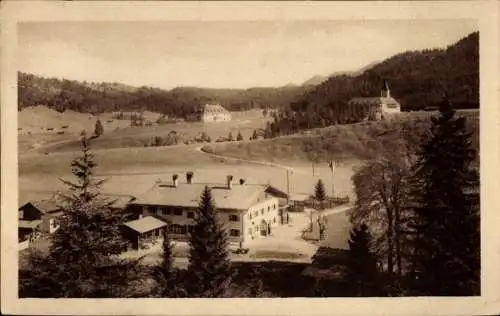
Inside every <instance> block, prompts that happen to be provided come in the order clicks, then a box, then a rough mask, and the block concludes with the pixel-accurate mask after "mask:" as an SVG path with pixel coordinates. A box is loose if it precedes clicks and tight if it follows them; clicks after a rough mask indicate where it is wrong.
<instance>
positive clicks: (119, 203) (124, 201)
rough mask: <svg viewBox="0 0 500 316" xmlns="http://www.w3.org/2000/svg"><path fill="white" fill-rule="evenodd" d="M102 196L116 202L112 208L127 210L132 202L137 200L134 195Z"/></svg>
mask: <svg viewBox="0 0 500 316" xmlns="http://www.w3.org/2000/svg"><path fill="white" fill-rule="evenodd" d="M101 196H102V197H103V198H105V199H107V200H109V201H114V203H113V205H112V206H113V207H116V208H125V207H127V205H129V204H130V202H132V201H134V200H135V197H133V196H132V195H123V194H101Z"/></svg>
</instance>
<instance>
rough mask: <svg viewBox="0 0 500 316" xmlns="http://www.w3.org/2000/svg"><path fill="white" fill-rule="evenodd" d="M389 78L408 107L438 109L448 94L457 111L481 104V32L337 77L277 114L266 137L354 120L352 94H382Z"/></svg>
mask: <svg viewBox="0 0 500 316" xmlns="http://www.w3.org/2000/svg"><path fill="white" fill-rule="evenodd" d="M384 80H388V82H389V84H390V88H391V95H392V96H393V97H394V98H395V99H397V100H398V101H399V102H400V103H401V107H402V110H403V111H412V110H423V109H427V108H436V107H437V106H438V105H439V103H440V102H441V101H442V100H443V97H444V96H446V97H447V98H448V100H449V101H450V102H451V103H452V104H453V106H454V107H455V108H457V109H467V108H478V107H479V33H478V32H475V33H472V34H470V35H468V36H467V37H465V38H464V39H462V40H460V41H458V42H457V43H456V44H454V45H450V46H449V47H448V48H446V49H434V50H425V51H416V52H405V53H402V54H398V55H396V56H393V57H391V58H389V59H387V60H385V61H383V62H381V63H378V64H376V65H374V66H372V67H370V68H368V69H366V70H365V71H364V72H362V73H361V74H359V75H354V76H353V75H340V76H332V77H330V78H329V79H328V80H327V81H325V82H324V83H322V84H320V85H318V86H316V87H315V88H314V89H311V90H310V91H307V92H306V93H304V95H303V96H301V97H300V98H299V99H298V100H297V101H294V102H292V103H291V105H290V107H289V108H287V109H285V110H284V111H282V112H281V113H279V114H278V115H276V116H275V119H274V122H273V123H271V124H270V125H269V126H268V128H267V133H266V135H267V136H268V137H274V136H278V135H285V134H291V133H295V132H297V131H300V130H305V129H309V128H313V127H323V126H328V125H332V124H339V123H340V124H342V123H353V122H356V121H357V120H358V118H359V115H357V116H356V115H355V114H356V113H351V111H350V109H349V108H348V107H347V106H346V105H347V103H348V102H349V100H350V99H351V98H354V97H372V96H380V91H381V88H382V84H383V81H384Z"/></svg>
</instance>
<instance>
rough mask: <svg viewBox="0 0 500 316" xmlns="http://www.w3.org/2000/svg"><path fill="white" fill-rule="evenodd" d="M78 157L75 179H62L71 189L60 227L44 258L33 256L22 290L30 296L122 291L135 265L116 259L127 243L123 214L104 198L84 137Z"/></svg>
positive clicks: (116, 293)
mask: <svg viewBox="0 0 500 316" xmlns="http://www.w3.org/2000/svg"><path fill="white" fill-rule="evenodd" d="M81 148H82V156H80V157H77V158H75V159H74V160H73V162H72V164H71V165H72V168H73V170H72V172H73V174H74V175H75V177H76V178H77V181H76V182H70V181H66V180H63V182H64V183H65V184H66V185H67V186H68V188H69V190H70V192H72V194H69V195H67V196H64V198H65V203H63V205H62V215H61V216H60V217H58V220H59V225H60V227H59V229H58V230H57V231H56V232H54V234H53V235H52V243H51V246H50V248H49V253H48V255H47V256H46V257H40V256H39V257H36V258H33V260H35V265H36V267H35V270H33V271H32V279H31V280H29V281H27V284H26V287H25V288H24V290H23V291H24V292H25V293H27V294H26V295H29V296H34V297H113V296H122V295H123V292H120V290H123V289H124V287H126V286H127V284H126V282H128V276H129V274H130V273H131V272H133V270H134V269H135V268H136V267H137V266H136V263H137V262H135V261H134V262H133V261H125V260H120V259H118V258H117V256H116V255H118V254H120V253H121V252H122V251H123V250H124V249H125V247H126V244H125V242H124V241H123V240H122V238H121V234H120V231H119V226H120V224H121V214H120V213H119V212H116V211H113V210H112V209H111V206H112V204H113V203H112V202H109V201H106V200H104V199H102V198H101V197H100V195H99V187H100V185H101V184H102V183H103V181H95V180H94V178H93V174H92V173H93V169H94V168H95V167H96V163H95V161H94V158H93V155H92V154H91V153H90V151H89V143H88V139H87V138H86V137H85V135H84V136H83V137H82V140H81Z"/></svg>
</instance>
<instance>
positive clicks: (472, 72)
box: [18, 32, 479, 117]
mask: <svg viewBox="0 0 500 316" xmlns="http://www.w3.org/2000/svg"><path fill="white" fill-rule="evenodd" d="M384 79H387V80H388V81H389V83H390V87H391V92H392V95H393V96H395V97H396V99H398V101H399V102H400V103H401V105H402V108H403V109H404V110H418V109H423V108H426V107H432V106H435V105H436V104H437V103H438V102H439V101H440V100H441V98H442V96H443V94H447V95H448V96H449V97H450V99H451V101H452V102H453V103H454V104H455V105H456V107H457V108H476V107H478V106H479V33H478V32H475V33H472V34H470V35H469V36H467V37H466V38H464V39H462V40H460V41H459V42H457V43H456V44H454V45H450V46H449V47H448V48H447V49H434V50H424V51H420V52H404V53H401V54H398V55H395V56H393V57H390V58H388V59H386V60H384V61H382V62H379V63H372V64H369V65H367V66H365V67H363V68H361V69H360V70H358V71H352V72H341V73H334V74H332V75H330V76H320V75H316V76H313V77H311V78H309V79H308V80H306V81H305V82H304V83H302V84H301V85H292V84H290V85H286V86H282V87H255V88H249V89H211V88H199V87H178V88H174V89H171V90H164V89H159V88H152V87H132V86H129V85H126V84H121V83H88V82H85V81H84V82H79V81H75V80H67V79H56V78H42V77H39V76H36V75H33V74H27V73H22V72H20V73H19V74H18V96H19V102H18V108H19V110H21V109H23V108H26V107H29V106H37V105H46V106H48V107H49V108H53V109H56V110H58V111H60V112H62V111H64V110H66V109H71V110H74V111H78V112H84V113H85V112H90V113H100V112H108V111H118V110H121V111H138V110H149V111H152V112H158V113H163V114H166V115H169V116H173V117H188V116H190V114H193V113H195V112H196V111H197V110H198V107H199V106H200V105H201V104H203V103H206V102H217V103H220V104H221V105H222V106H224V107H226V108H228V109H229V110H231V111H239V110H247V109H253V108H268V107H270V108H276V109H285V108H288V107H290V108H291V109H292V110H293V111H298V112H307V111H314V112H317V113H323V114H324V115H329V114H328V113H330V112H332V111H333V112H335V109H336V108H338V107H342V106H344V105H345V104H346V103H347V101H348V100H349V99H350V98H352V97H357V96H376V95H379V94H380V86H381V84H382V81H383V80H384Z"/></svg>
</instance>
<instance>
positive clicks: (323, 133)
mask: <svg viewBox="0 0 500 316" xmlns="http://www.w3.org/2000/svg"><path fill="white" fill-rule="evenodd" d="M435 114H436V112H403V113H401V114H398V115H397V116H395V117H394V118H393V120H392V121H371V122H361V123H356V124H349V125H333V126H329V127H325V128H318V129H312V130H310V131H307V132H303V133H301V134H295V135H290V136H283V137H278V138H275V139H264V140H257V141H251V142H242V143H223V144H210V145H208V148H209V150H210V152H213V153H216V154H220V155H224V156H229V157H237V158H244V159H252V160H261V161H289V162H291V163H293V162H297V161H298V162H304V161H307V160H308V159H309V158H310V156H309V153H310V152H312V151H314V152H315V154H316V155H317V159H319V160H322V161H327V160H329V159H331V158H336V159H340V160H344V161H352V160H354V161H359V160H365V159H368V158H370V154H371V150H372V149H373V148H375V146H378V145H380V144H381V145H387V144H388V143H390V142H391V141H393V140H395V139H401V138H402V137H405V138H407V139H408V141H409V143H410V146H418V143H419V141H420V135H422V134H424V133H425V132H426V131H427V130H428V129H429V127H430V124H431V120H430V117H431V116H432V115H435ZM458 114H459V115H462V116H464V117H466V118H467V128H468V130H469V131H470V132H471V133H473V137H472V146H473V147H474V148H476V149H478V148H479V111H478V110H462V111H458Z"/></svg>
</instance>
